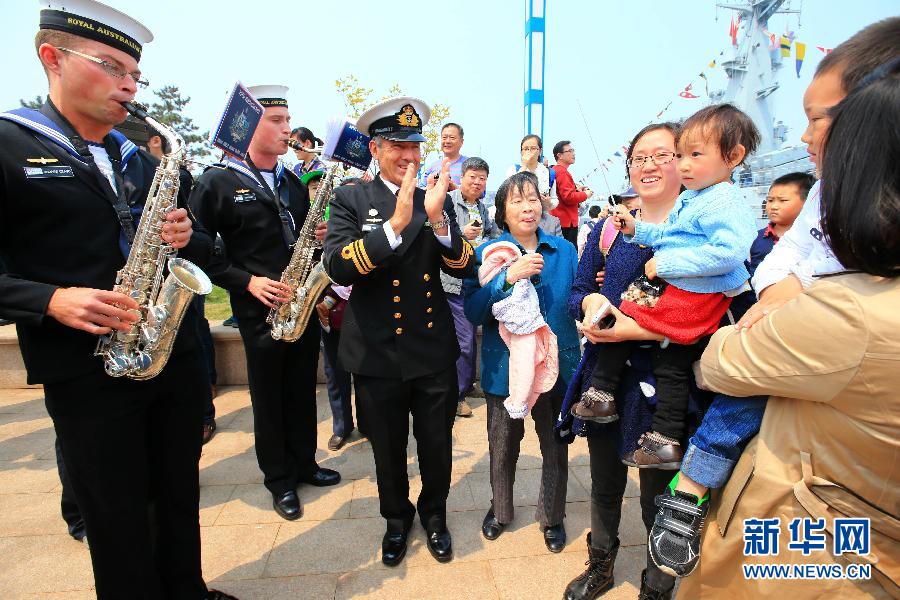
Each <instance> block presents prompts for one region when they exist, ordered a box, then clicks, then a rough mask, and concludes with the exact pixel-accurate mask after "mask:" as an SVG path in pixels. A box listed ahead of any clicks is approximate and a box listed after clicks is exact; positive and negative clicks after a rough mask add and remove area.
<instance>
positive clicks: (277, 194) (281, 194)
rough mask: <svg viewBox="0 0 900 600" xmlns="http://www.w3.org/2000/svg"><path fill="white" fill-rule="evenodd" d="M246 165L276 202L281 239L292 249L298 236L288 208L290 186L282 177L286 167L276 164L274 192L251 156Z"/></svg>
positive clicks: (248, 157)
mask: <svg viewBox="0 0 900 600" xmlns="http://www.w3.org/2000/svg"><path fill="white" fill-rule="evenodd" d="M246 163H247V166H248V167H249V168H250V171H251V172H252V173H253V176H254V177H255V178H256V180H257V181H258V182H259V184H260V185H261V186H262V187H263V189H264V190H266V192H268V193H269V195H270V196H271V197H272V198H273V199H274V200H275V207H276V208H277V209H278V219H279V220H280V221H281V237H282V238H284V243H285V244H287V247H288V248H291V247H292V246H293V245H294V244H295V243H296V242H297V236H296V235H295V234H294V229H295V223H294V217H293V215H291V212H290V211H289V210H288V206H290V199H289V196H288V187H289V186H287V185H285V184H284V182H282V181H281V177H280V176H281V175H283V174H284V167H283V166H282V165H281V163H280V162H279V163H277V164H276V171H275V190H272V188H270V187H269V183H268V182H267V181H266V178H265V177H263V176H262V173H260V172H259V169H258V168H256V165H255V164H253V161H252V160H250V156H249V155H248V156H247V161H246ZM278 167H281V169H280V170H279V169H278Z"/></svg>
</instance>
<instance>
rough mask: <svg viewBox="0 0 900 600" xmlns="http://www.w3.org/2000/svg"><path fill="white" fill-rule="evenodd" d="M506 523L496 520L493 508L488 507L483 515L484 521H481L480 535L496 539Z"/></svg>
mask: <svg viewBox="0 0 900 600" xmlns="http://www.w3.org/2000/svg"><path fill="white" fill-rule="evenodd" d="M505 528H506V525H504V524H503V523H501V522H500V521H498V520H497V517H495V516H494V509H493V508H492V509H490V510H489V511H488V513H487V514H486V515H484V521H482V522H481V535H483V536H484V538H485V539H487V540H496V539H497V538H498V537H500V534H501V533H503V530H504V529H505Z"/></svg>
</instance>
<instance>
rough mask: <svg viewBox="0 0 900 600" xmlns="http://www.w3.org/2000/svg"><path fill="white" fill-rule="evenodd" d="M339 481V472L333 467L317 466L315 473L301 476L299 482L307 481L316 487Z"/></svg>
mask: <svg viewBox="0 0 900 600" xmlns="http://www.w3.org/2000/svg"><path fill="white" fill-rule="evenodd" d="M340 482H341V474H340V473H338V472H337V471H335V470H333V469H326V468H324V467H319V468H318V470H316V472H315V473H313V474H312V475H308V476H306V477H302V478H301V479H300V483H308V484H309V485H314V486H316V487H326V486H329V485H337V484H339V483H340Z"/></svg>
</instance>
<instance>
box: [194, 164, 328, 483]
mask: <svg viewBox="0 0 900 600" xmlns="http://www.w3.org/2000/svg"><path fill="white" fill-rule="evenodd" d="M274 175H275V177H274V179H275V182H276V185H275V190H274V192H275V193H276V194H277V195H278V196H279V198H273V197H272V195H271V194H270V193H269V189H268V187H267V186H266V185H264V182H262V181H260V180H258V178H257V176H256V175H255V174H254V173H253V171H252V170H251V169H250V168H249V167H248V165H247V164H246V163H243V162H240V161H238V160H234V159H230V160H228V161H226V162H225V163H223V164H222V165H220V166H217V167H214V168H211V169H208V170H207V171H206V172H205V173H204V174H203V175H202V176H201V177H200V179H199V180H198V181H197V184H196V186H195V187H194V191H193V192H192V194H191V207H192V208H193V210H194V214H195V215H196V216H197V219H198V220H199V221H200V222H201V223H203V225H204V227H205V228H206V229H207V230H208V231H209V232H210V233H211V234H212V235H213V236H215V235H216V234H219V235H220V236H222V240H223V241H224V243H225V248H226V253H225V255H224V256H215V257H213V259H212V262H211V264H210V267H209V269H208V274H209V276H210V278H211V279H212V281H213V282H214V283H215V284H216V285H219V286H221V287H224V288H225V289H227V290H228V292H229V294H230V296H231V307H232V310H233V311H234V315H235V317H237V320H238V325H239V327H240V332H241V338H242V339H243V342H244V350H245V351H246V354H247V375H248V378H249V383H250V399H251V401H252V403H253V426H254V432H255V434H256V457H257V460H258V462H259V468H260V469H261V470H262V472H263V474H264V476H265V485H266V487H267V488H268V489H269V491H271V492H272V494H273V495H276V496H277V495H281V494H284V493H285V492H288V491H291V490H294V489H296V487H297V484H298V482H300V481H301V480H303V479H306V478H308V477H310V476H312V475H313V474H314V473H315V472H316V471H317V470H318V465H317V464H316V461H315V453H316V368H317V364H318V356H319V328H318V326H316V324H315V323H314V322H313V323H312V325H311V326H308V327H307V328H306V331H305V332H304V333H303V336H302V337H301V338H300V339H299V340H297V341H296V342H292V343H288V342H283V341H276V340H274V339H272V336H271V333H270V331H271V328H270V326H269V324H268V323H266V317H267V316H268V314H269V309H268V308H267V307H266V306H265V305H264V304H263V303H262V302H260V301H259V300H257V299H256V298H254V297H253V295H252V294H250V292H249V291H247V284H248V283H250V277H251V275H256V276H260V277H268V278H270V279H274V280H276V281H277V280H279V279H280V278H281V273H282V271H283V270H284V268H285V267H286V266H287V264H288V262H289V260H290V258H291V252H292V250H291V248H290V247H289V245H288V244H289V240H287V239H286V237H285V232H284V231H283V227H282V219H281V217H280V211H279V203H283V205H284V206H286V208H287V213H288V214H287V216H288V219H289V221H290V228H291V229H292V230H293V232H294V234H296V230H297V228H299V227H302V225H303V222H304V220H305V219H306V215H307V213H308V211H309V193H308V192H307V189H306V187H305V186H304V185H303V184H302V183H300V180H299V179H298V178H297V176H296V175H294V174H293V173H292V172H290V171H289V170H288V169H285V168H284V167H283V165H282V164H281V163H279V164H278V166H277V168H276V171H275V174H274Z"/></svg>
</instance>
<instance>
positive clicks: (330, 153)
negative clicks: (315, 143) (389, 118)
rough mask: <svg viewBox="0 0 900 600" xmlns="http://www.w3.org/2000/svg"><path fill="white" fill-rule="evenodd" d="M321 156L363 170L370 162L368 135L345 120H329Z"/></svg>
mask: <svg viewBox="0 0 900 600" xmlns="http://www.w3.org/2000/svg"><path fill="white" fill-rule="evenodd" d="M325 140H326V141H325V147H324V148H323V149H322V158H323V159H325V160H337V161H340V162H342V163H344V164H347V165H350V166H352V167H356V168H357V169H361V170H363V171H365V170H366V169H368V168H369V163H371V162H372V153H371V152H369V136H367V135H364V134H362V133H360V132H359V131H358V130H357V129H356V127H354V126H353V125H352V124H350V122H349V121H346V120H341V119H338V120H334V121H329V123H328V130H327V133H326V135H325Z"/></svg>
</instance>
